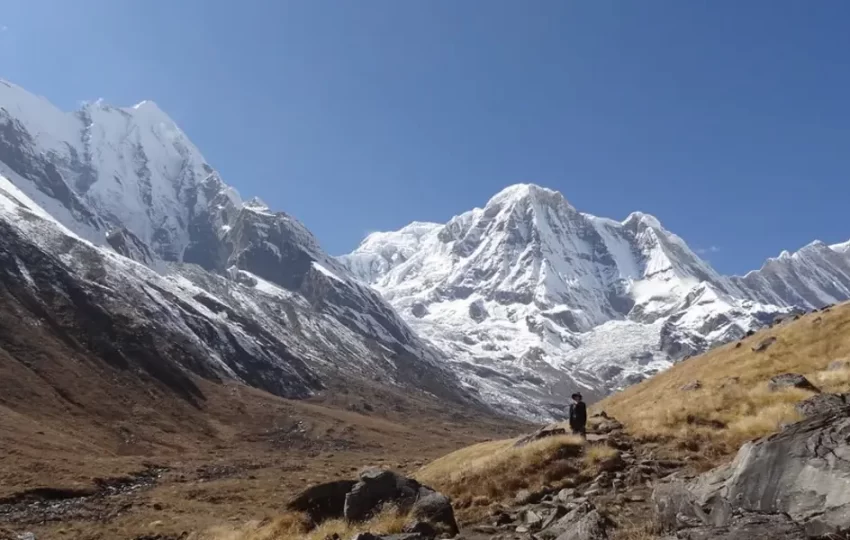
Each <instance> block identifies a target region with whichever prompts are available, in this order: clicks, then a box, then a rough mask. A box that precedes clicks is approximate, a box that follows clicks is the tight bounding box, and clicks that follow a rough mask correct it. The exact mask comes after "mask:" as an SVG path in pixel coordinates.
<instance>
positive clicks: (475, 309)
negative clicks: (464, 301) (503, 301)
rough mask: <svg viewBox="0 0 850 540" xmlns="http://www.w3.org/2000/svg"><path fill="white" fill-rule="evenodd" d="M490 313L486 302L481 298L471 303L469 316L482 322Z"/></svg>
mask: <svg viewBox="0 0 850 540" xmlns="http://www.w3.org/2000/svg"><path fill="white" fill-rule="evenodd" d="M487 316H488V313H487V308H485V307H484V302H482V301H481V300H476V301H475V302H473V303H471V304H469V318H470V319H472V320H473V321H475V322H478V323H480V322H482V321H484V320H485V319H487Z"/></svg>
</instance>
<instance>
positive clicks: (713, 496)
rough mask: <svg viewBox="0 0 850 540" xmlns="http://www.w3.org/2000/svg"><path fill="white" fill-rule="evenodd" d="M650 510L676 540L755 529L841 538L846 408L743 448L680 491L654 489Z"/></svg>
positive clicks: (846, 481) (677, 486) (847, 512)
mask: <svg viewBox="0 0 850 540" xmlns="http://www.w3.org/2000/svg"><path fill="white" fill-rule="evenodd" d="M653 502H654V503H655V508H656V514H657V518H658V521H659V522H660V523H661V524H663V525H665V526H666V527H667V528H668V529H670V530H678V531H679V533H678V534H679V536H678V537H679V538H694V539H697V538H699V539H701V538H715V537H718V538H744V537H745V536H744V535H745V534H746V533H747V532H749V531H754V530H755V529H756V527H757V525H758V524H759V523H761V524H762V525H763V526H764V528H765V530H766V531H771V530H772V531H774V532H775V534H776V535H777V536H776V537H777V538H802V537H803V536H802V535H800V531H801V530H805V533H806V534H807V535H809V536H822V535H826V534H830V533H836V532H841V531H846V530H847V529H848V528H850V408H844V409H840V410H837V411H836V412H826V413H821V414H817V415H816V416H813V417H811V418H808V419H806V420H803V421H801V422H798V423H796V424H793V425H791V426H789V427H787V428H786V429H785V430H784V431H782V432H780V433H778V434H776V435H773V436H771V437H767V438H764V439H761V440H758V441H756V442H753V443H747V444H745V445H744V446H743V447H741V449H740V451H739V452H738V455H737V456H736V458H735V460H734V461H733V462H732V463H731V464H729V465H726V466H723V467H720V468H718V469H715V470H714V471H710V472H708V473H706V474H704V475H702V476H700V477H698V478H697V479H696V480H694V481H691V482H688V483H685V482H682V481H674V482H671V483H667V484H662V485H659V486H658V487H657V488H656V490H655V492H654V493H653ZM783 516H786V517H787V518H788V520H790V521H791V522H793V523H789V522H788V521H786V520H785V519H784V517H783ZM688 529H693V530H692V531H691V532H690V533H688V532H687V530H688ZM689 534H690V535H691V536H688V535H689ZM711 534H716V535H718V536H711ZM782 535H785V536H782ZM789 535H790V536H789ZM794 535H797V536H794Z"/></svg>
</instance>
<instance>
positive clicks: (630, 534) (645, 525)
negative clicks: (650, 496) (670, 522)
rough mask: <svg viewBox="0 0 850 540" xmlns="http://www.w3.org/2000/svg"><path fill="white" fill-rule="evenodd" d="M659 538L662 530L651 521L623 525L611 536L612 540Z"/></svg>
mask: <svg viewBox="0 0 850 540" xmlns="http://www.w3.org/2000/svg"><path fill="white" fill-rule="evenodd" d="M658 538H661V529H660V527H658V525H657V524H656V523H655V522H653V521H651V520H647V521H642V522H636V523H624V524H621V525H620V526H619V527H617V528H616V529H615V530H614V532H613V534H612V535H611V540H656V539H658Z"/></svg>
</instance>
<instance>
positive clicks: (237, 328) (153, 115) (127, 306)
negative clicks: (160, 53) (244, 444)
mask: <svg viewBox="0 0 850 540" xmlns="http://www.w3.org/2000/svg"><path fill="white" fill-rule="evenodd" d="M0 226H2V228H3V229H2V231H3V239H2V242H3V244H2V249H3V253H4V257H5V258H6V259H7V260H8V261H14V262H15V264H14V265H13V266H10V267H8V268H6V269H5V270H6V274H5V276H6V279H7V283H6V285H7V287H8V290H9V291H11V294H13V296H15V297H16V298H18V301H19V302H20V304H21V305H23V306H28V307H29V308H31V309H32V312H31V313H29V314H26V316H27V317H28V318H31V319H32V320H33V321H34V323H33V324H44V323H45V321H59V322H56V323H55V330H56V331H57V332H63V333H65V332H68V330H67V328H65V325H72V326H74V327H75V328H76V327H77V326H79V328H85V329H86V330H85V331H84V334H85V335H86V336H88V337H87V338H86V339H87V340H88V341H87V343H89V345H91V347H94V348H88V349H87V350H88V352H89V353H90V354H92V355H94V356H100V357H105V358H106V357H108V358H111V359H114V360H115V361H117V362H120V363H121V364H122V365H126V366H132V368H133V369H139V370H141V371H142V372H149V373H150V374H152V376H157V375H155V374H160V375H162V376H163V377H164V380H167V381H171V382H172V383H174V384H177V385H178V386H180V388H175V391H178V390H179V392H181V395H183V396H184V397H185V398H186V399H195V398H193V397H192V396H193V392H192V391H190V390H187V388H191V387H186V388H184V387H183V386H181V385H184V384H187V383H186V382H185V380H186V377H187V376H188V375H189V374H191V375H192V376H201V377H205V378H212V379H218V380H226V379H233V380H237V381H240V382H243V383H246V384H249V385H252V386H256V387H258V388H261V389H264V390H267V391H269V392H272V393H275V394H278V395H280V396H284V397H294V398H303V397H307V396H310V395H312V394H314V393H315V392H317V391H321V389H323V388H325V387H326V386H327V384H329V383H335V382H339V381H345V380H350V379H351V377H354V378H356V379H359V380H365V381H373V382H374V381H375V380H380V381H381V384H383V385H387V386H389V387H396V388H400V389H401V388H404V389H407V390H408V391H415V392H421V393H423V394H424V395H430V396H431V397H432V398H433V397H439V398H440V399H443V400H446V401H447V402H450V403H454V404H456V405H462V406H466V407H468V406H472V407H482V405H481V404H480V403H479V402H478V401H476V399H475V398H473V397H471V396H470V394H469V392H468V390H467V389H465V388H463V387H462V386H461V384H460V383H459V381H458V380H457V378H456V377H455V376H454V375H453V374H452V373H451V372H450V371H449V370H447V369H446V368H445V366H444V365H443V362H442V361H441V357H440V352H439V351H438V350H436V349H435V348H434V347H433V346H431V345H430V344H429V343H427V342H426V341H424V340H422V339H421V338H419V337H418V336H417V335H416V334H415V333H414V332H413V331H412V330H411V329H410V327H409V326H408V325H407V324H406V323H405V322H404V321H403V320H402V319H401V318H400V317H399V316H398V315H397V314H396V313H395V311H394V310H393V308H392V307H391V306H390V305H389V304H388V303H387V302H386V301H385V300H384V299H383V298H382V297H381V296H380V294H378V293H377V292H375V291H374V290H372V289H371V288H369V287H367V286H364V285H362V284H360V283H359V282H358V281H356V280H354V279H352V278H351V277H350V276H349V275H348V273H347V271H346V270H345V269H344V268H343V267H342V266H341V265H339V263H338V262H336V261H335V260H334V259H333V258H332V257H330V256H328V255H327V254H326V253H324V251H323V250H322V249H321V248H320V246H319V244H318V242H317V241H316V239H315V238H314V237H313V235H312V234H311V233H310V232H309V231H308V230H307V229H306V228H305V227H304V226H303V225H302V224H301V223H299V222H298V221H297V220H295V219H294V218H292V217H291V216H289V215H287V214H285V213H282V212H272V211H271V210H269V208H268V207H266V206H265V205H264V204H262V202H261V201H259V200H257V199H255V200H251V201H248V202H243V200H242V199H241V197H240V196H239V195H238V193H236V191H235V190H233V189H232V188H230V187H229V186H227V185H226V184H225V183H224V182H223V181H222V180H221V178H220V177H219V176H218V174H217V173H216V172H215V171H214V170H213V169H212V167H210V166H209V165H208V164H207V163H206V161H205V160H204V158H203V156H201V154H200V152H199V151H198V150H197V148H195V147H194V145H192V144H191V142H190V141H189V140H188V138H187V137H186V136H185V134H183V133H182V131H180V130H179V128H177V126H176V125H175V124H174V122H173V121H171V120H170V119H169V118H168V117H167V116H166V115H165V113H163V112H162V111H161V110H159V109H158V108H157V107H156V105H154V104H153V103H151V102H144V103H141V104H139V105H137V106H135V107H132V108H126V109H119V108H115V107H111V106H109V105H106V104H103V103H100V102H98V103H93V104H88V105H85V106H84V107H83V108H82V109H80V110H79V111H77V112H76V113H72V114H68V113H63V112H61V111H59V110H57V109H56V108H54V107H53V106H52V105H50V104H49V103H48V102H46V101H45V100H43V99H40V98H37V97H35V96H32V95H30V94H28V93H27V92H26V91H24V90H22V89H20V88H19V87H16V86H14V85H12V84H11V83H6V82H2V81H0ZM51 285H53V286H52V287H51ZM52 291H55V294H54V292H52ZM69 299H70V301H69ZM95 321H97V322H95ZM51 324H54V323H51ZM131 351H133V352H131ZM175 381H183V382H179V384H178V383H177V382H175ZM169 384H170V383H169Z"/></svg>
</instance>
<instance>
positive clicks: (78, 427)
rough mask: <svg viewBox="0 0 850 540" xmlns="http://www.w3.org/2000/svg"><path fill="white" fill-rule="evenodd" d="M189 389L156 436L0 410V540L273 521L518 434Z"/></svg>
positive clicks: (435, 412) (420, 409)
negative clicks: (327, 485) (197, 394)
mask: <svg viewBox="0 0 850 540" xmlns="http://www.w3.org/2000/svg"><path fill="white" fill-rule="evenodd" d="M7 367H8V366H7ZM199 384H200V385H201V388H202V390H203V392H204V394H205V395H206V396H207V402H206V403H205V404H204V406H203V407H204V410H203V412H202V413H197V414H195V415H194V417H193V418H189V419H187V420H188V421H189V422H196V424H197V425H196V426H194V427H187V426H185V425H183V426H181V425H178V424H176V423H170V421H169V416H168V415H167V414H161V415H158V418H159V419H158V422H159V423H160V425H159V426H157V428H158V430H157V431H156V433H154V432H153V430H152V429H151V426H150V425H145V416H147V415H153V414H155V413H156V411H152V410H149V411H143V410H138V411H136V412H137V416H138V419H139V421H138V423H133V422H128V421H127V420H126V419H123V420H121V421H120V422H115V423H111V422H109V421H108V420H103V419H102V420H94V421H92V418H90V417H85V416H82V415H74V414H73V413H72V414H70V415H68V416H67V417H65V418H63V417H62V416H57V417H55V418H50V417H49V416H47V417H46V416H45V415H43V414H41V413H35V414H33V415H30V414H27V413H23V412H21V410H20V408H18V410H17V411H15V410H13V409H11V408H9V407H4V406H2V405H0V410H2V415H0V429H2V432H3V434H4V435H3V437H2V439H0V538H3V539H4V540H5V538H6V537H9V538H12V539H14V538H16V535H18V534H21V533H24V532H32V533H34V534H35V535H36V538H39V539H41V538H63V539H65V538H67V539H81V540H82V539H87V540H88V539H92V540H94V539H103V540H106V539H109V540H113V539H136V538H146V537H150V536H146V535H156V534H161V535H164V536H163V537H162V538H172V537H174V538H179V537H180V534H181V533H182V532H184V531H187V532H188V531H198V530H204V529H206V528H208V527H211V526H215V525H222V524H228V523H229V524H242V523H245V522H248V521H251V520H257V519H263V518H264V517H271V516H274V515H277V514H279V513H280V512H281V510H282V508H283V507H284V505H285V504H286V502H287V501H288V500H289V498H291V496H292V495H294V494H295V493H297V492H298V491H300V490H302V489H303V488H305V487H308V486H309V485H312V484H315V483H319V482H324V481H328V480H334V479H342V478H351V477H354V476H356V474H357V471H358V470H360V469H362V468H364V467H367V466H381V467H389V468H392V469H395V470H398V471H399V472H403V473H411V472H412V471H414V470H416V469H418V468H420V467H421V466H422V465H423V464H424V463H426V462H427V461H429V460H431V459H434V458H437V457H439V456H441V455H443V454H446V453H447V452H450V451H452V450H455V449H457V448H459V447H462V446H465V445H468V444H472V443H475V442H479V441H482V440H486V439H488V438H490V437H499V436H502V437H503V436H506V435H511V434H515V433H517V432H519V431H521V430H522V429H523V428H525V429H527V426H521V425H520V424H517V423H513V422H510V421H505V420H494V419H492V418H479V417H476V416H475V415H472V414H467V415H463V414H460V413H451V412H450V411H448V410H440V408H439V406H438V405H434V404H432V403H428V402H423V401H417V400H415V399H408V400H402V399H399V400H398V401H396V402H395V403H392V404H390V402H389V400H387V399H386V397H385V396H384V398H383V399H382V398H381V397H378V396H373V401H372V402H369V401H368V400H367V399H365V398H364V397H362V396H363V394H362V393H359V392H355V391H350V392H349V393H348V395H345V394H342V393H341V392H339V391H335V392H332V393H329V395H331V394H332V395H333V396H334V397H333V398H332V399H331V398H321V397H320V398H317V399H315V400H311V401H307V402H293V401H287V400H283V399H279V398H276V397H274V396H270V395H268V394H265V393H263V392H260V391H257V390H254V389H251V388H247V387H244V386H241V385H236V384H230V385H218V384H214V383H208V382H204V381H200V382H199ZM346 402H347V404H346ZM173 405H174V404H173V403H163V407H164V408H168V407H169V406H173ZM116 406H117V404H116ZM352 409H359V410H352ZM376 411H382V412H380V413H379V412H376ZM148 419H149V418H148ZM110 424H112V425H110ZM116 435H117V436H118V437H116ZM120 437H123V440H117V441H116V438H120ZM4 534H5V536H4Z"/></svg>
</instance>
